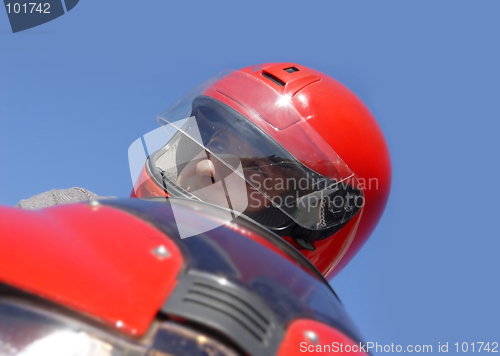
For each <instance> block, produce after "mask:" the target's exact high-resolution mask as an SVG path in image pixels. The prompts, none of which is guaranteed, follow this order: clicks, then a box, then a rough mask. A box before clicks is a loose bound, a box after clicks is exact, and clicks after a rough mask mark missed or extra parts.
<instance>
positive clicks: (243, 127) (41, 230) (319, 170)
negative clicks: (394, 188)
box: [0, 63, 390, 356]
mask: <svg viewBox="0 0 500 356" xmlns="http://www.w3.org/2000/svg"><path fill="white" fill-rule="evenodd" d="M159 121H160V123H161V124H162V125H163V128H160V129H159V130H158V131H156V130H155V132H152V133H149V134H147V135H145V136H144V142H145V145H146V147H143V146H142V142H143V141H142V139H139V140H137V141H136V142H135V143H134V144H133V145H132V146H131V148H130V149H129V158H130V161H131V173H132V178H133V180H134V181H135V182H136V183H135V186H134V191H133V192H132V197H135V198H142V199H126V200H120V199H104V200H91V201H90V202H86V203H79V204H69V205H60V206H54V207H49V208H45V209H40V210H36V211H27V210H21V209H17V208H7V207H2V208H0V355H1V356H7V355H8V356H11V355H12V356H14V355H15V356H32V355H78V356H80V355H82V356H83V355H85V356H87V355H98V356H101V355H120V356H121V355H149V356H163V355H190V356H196V355H259V356H260V355H295V354H297V355H300V354H303V353H305V352H322V353H335V354H350V353H351V352H360V353H366V352H367V350H366V346H364V345H363V343H362V340H361V338H360V335H359V333H358V332H357V330H356V328H355V326H354V325H353V323H352V322H351V320H350V319H349V317H348V316H347V314H346V312H345V310H344V308H343V307H342V305H341V303H340V301H339V299H338V298H337V296H336V295H335V293H334V291H333V290H332V289H331V287H330V285H329V284H328V282H327V281H326V280H325V277H324V276H326V275H328V276H329V277H331V276H333V275H334V274H335V273H337V272H338V271H339V270H340V269H341V268H342V267H343V266H344V265H345V264H346V263H347V262H348V261H349V260H350V259H351V258H352V257H353V256H354V254H355V253H356V252H357V251H358V250H359V248H360V247H361V246H362V244H363V243H364V242H365V241H366V239H367V238H368V236H369V234H370V233H371V231H372V230H373V229H374V227H375V225H376V223H377V222H378V220H379V218H380V216H381V214H382V212H383V209H384V206H385V203H386V201H387V197H388V193H389V187H390V161H389V156H388V151H387V147H386V144H385V140H384V138H383V136H382V133H381V132H380V129H379V128H378V126H377V123H376V121H375V120H374V118H373V117H372V116H371V114H370V113H369V111H368V110H367V109H366V107H364V105H363V104H362V103H361V101H360V100H359V99H357V97H356V96H355V95H354V94H352V93H351V92H350V91H349V90H348V89H346V88H345V87H343V86H342V85H341V84H340V83H338V82H336V81H335V80H334V79H332V78H330V77H328V76H326V75H324V74H322V73H320V72H317V71H314V70H312V69H309V68H307V67H303V66H300V65H297V64H293V63H281V64H263V65H258V66H253V67H248V68H244V69H242V70H240V71H234V72H230V73H225V74H224V75H222V76H219V77H217V78H215V79H213V80H210V81H209V82H207V83H204V84H202V85H200V86H199V87H197V88H196V89H195V90H194V91H192V92H190V93H188V94H187V95H186V96H184V98H182V99H181V100H179V101H178V102H176V103H175V104H174V105H173V106H172V107H170V108H169V109H167V110H166V111H165V112H164V113H163V114H162V115H161V116H160V117H159ZM143 148H144V151H147V152H151V154H146V153H145V152H143V151H142V150H143ZM146 157H147V158H146ZM341 157H342V158H341ZM144 161H146V164H145V165H144ZM372 180H374V181H376V183H377V184H376V186H373V187H372V186H371V182H372ZM368 183H370V184H368Z"/></svg>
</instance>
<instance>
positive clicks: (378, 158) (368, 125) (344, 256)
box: [204, 63, 391, 278]
mask: <svg viewBox="0 0 500 356" xmlns="http://www.w3.org/2000/svg"><path fill="white" fill-rule="evenodd" d="M292 66H295V67H296V68H298V69H299V71H297V72H294V73H287V72H286V71H285V70H284V69H285V68H289V67H292ZM241 72H245V73H248V74H251V75H252V76H253V77H254V78H256V79H257V80H259V81H261V82H263V83H265V84H266V85H267V86H269V87H271V88H273V89H274V90H275V91H276V92H278V93H283V94H286V95H290V98H291V101H292V103H293V104H294V107H295V109H296V110H297V111H298V112H299V113H300V115H301V116H302V118H304V120H297V119H296V118H295V116H293V115H292V116H291V117H292V118H290V116H286V118H285V119H284V120H286V122H274V121H272V120H277V119H276V118H271V119H270V118H265V119H264V120H261V119H260V118H256V117H255V115H252V114H251V113H250V112H249V111H248V109H246V107H249V104H248V100H249V99H248V97H247V96H248V95H249V94H248V93H247V92H245V89H244V88H241V86H240V87H238V86H236V85H234V86H231V78H230V76H231V75H228V76H226V77H225V78H223V79H222V80H221V81H219V82H217V83H215V84H214V85H213V86H212V87H211V88H209V89H208V90H207V91H206V92H205V93H204V94H205V95H210V96H213V97H215V98H217V99H218V100H221V101H222V102H224V103H226V104H227V105H230V106H232V107H233V108H235V109H236V110H238V111H240V112H241V113H243V114H246V116H247V117H249V118H251V119H252V121H254V123H255V124H256V125H258V126H259V127H260V128H262V129H263V130H264V131H266V132H267V133H268V134H269V135H271V136H272V137H273V138H274V139H275V140H276V141H277V142H279V143H280V144H281V145H282V146H283V147H284V148H285V149H287V150H288V151H289V152H290V153H291V154H292V155H293V156H295V157H296V158H298V159H299V160H300V161H302V163H304V164H305V165H307V166H308V167H309V168H311V169H313V170H315V171H316V172H318V173H320V174H323V175H325V176H334V175H335V172H332V167H331V166H330V165H328V164H327V163H325V159H326V160H328V159H330V158H334V157H329V156H328V151H329V148H331V149H333V151H335V153H336V154H337V155H338V156H339V157H340V158H341V159H342V160H343V162H344V163H345V164H346V165H347V167H349V169H350V170H351V171H352V172H353V173H354V175H355V178H354V179H351V180H350V181H349V182H350V184H351V185H353V186H355V187H360V188H362V190H363V194H364V197H365V204H364V206H363V208H362V210H361V211H360V213H359V214H358V216H357V219H355V221H350V222H349V223H348V224H347V225H346V226H345V227H344V228H342V230H340V231H338V232H337V233H336V234H334V235H332V236H331V238H327V239H324V240H321V241H316V242H315V246H316V250H315V251H309V250H301V252H302V253H303V254H304V256H306V257H307V258H308V259H309V260H310V261H311V262H312V263H313V264H314V265H315V266H316V267H317V268H318V269H319V270H320V271H321V272H322V273H323V274H324V275H325V276H328V278H333V277H334V276H335V275H336V274H337V273H338V272H340V270H341V269H342V268H343V267H344V266H345V265H346V264H347V263H348V262H349V261H350V260H351V259H352V258H353V257H354V255H355V254H356V253H357V252H358V251H359V249H360V248H361V247H362V246H363V244H364V243H365V242H366V240H367V239H368V238H369V236H370V234H371V233H372V231H373V230H374V229H375V227H376V225H377V223H378V221H379V220H380V217H381V216H382V213H383V211H384V209H385V205H386V203H387V199H388V197H389V191H390V186H391V162H390V156H389V150H388V147H387V144H386V142H385V138H384V136H383V133H382V131H381V129H380V127H379V125H378V123H377V121H376V120H375V118H374V117H373V115H372V114H371V113H370V111H369V110H368V108H367V107H366V106H365V105H364V104H363V102H362V101H361V100H360V99H359V98H358V97H357V96H356V95H355V94H354V93H352V92H351V91H350V90H349V89H348V88H346V87H345V86H343V85H342V84H341V83H339V82H338V81H336V80H335V79H333V78H331V77H329V76H327V75H325V74H323V73H321V72H318V71H315V70H313V69H310V68H307V67H304V66H301V65H298V64H294V63H278V64H269V65H266V64H263V65H260V66H254V67H248V68H244V69H242V70H241ZM263 72H267V73H270V74H272V75H273V76H275V77H277V78H278V79H279V80H281V81H283V82H284V83H285V85H284V86H280V85H278V84H276V83H274V82H272V81H270V80H268V79H267V78H265V77H264V76H263V75H262V73H263ZM318 78H319V79H318ZM253 92H254V91H253ZM222 93H223V94H222ZM252 95H255V94H252ZM242 96H245V100H246V104H245V105H240V103H241V102H245V100H242V99H240V98H241V97H242ZM255 105H258V103H256V104H255ZM250 107H253V106H250ZM277 121H279V119H278V120H277ZM311 142H314V145H315V146H316V147H314V145H311ZM325 152H326V153H325ZM323 155H326V157H323ZM340 173H341V174H340V175H341V176H345V172H340ZM288 241H291V239H288Z"/></svg>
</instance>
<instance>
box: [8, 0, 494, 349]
mask: <svg viewBox="0 0 500 356" xmlns="http://www.w3.org/2000/svg"><path fill="white" fill-rule="evenodd" d="M117 4H118V2H106V1H97V0H81V1H80V3H79V4H78V5H77V7H75V9H73V10H72V11H71V12H69V13H68V14H66V15H64V16H62V17H60V18H58V19H56V20H54V21H52V22H49V23H47V24H45V25H42V26H40V27H37V28H34V29H31V30H27V31H25V32H20V33H17V34H11V33H10V26H9V23H8V19H7V14H6V13H5V12H3V11H0V167H1V172H2V174H0V204H3V205H15V204H16V203H17V202H18V201H19V200H20V199H23V198H28V197H30V196H32V195H35V194H38V193H41V192H44V191H47V190H50V189H57V188H69V187H73V186H79V187H84V188H87V189H89V190H91V191H93V192H95V193H97V194H100V195H113V196H118V197H125V196H127V195H128V194H129V192H130V190H131V182H130V178H129V171H128V162H127V149H128V147H129V145H130V144H131V143H132V142H133V141H134V140H135V139H137V138H138V137H139V136H141V135H143V134H145V133H147V132H149V131H151V130H153V129H155V128H157V127H158V124H157V122H156V120H155V117H156V115H157V114H159V113H160V112H161V111H162V110H163V109H164V108H165V107H167V106H168V105H169V104H170V103H171V102H172V101H173V100H175V99H177V98H178V97H179V96H180V95H182V94H183V93H184V92H186V91H187V90H189V89H190V88H192V87H193V86H195V85H196V84H198V83H199V82H201V81H204V80H206V79H208V78H210V77H212V76H213V75H215V74H217V73H218V72H220V71H222V70H224V69H237V68H241V67H244V66H248V65H252V64H257V63H262V62H279V61H286V62H296V63H300V64H303V65H306V66H309V67H312V68H315V69H318V70H320V71H322V72H324V73H327V74H329V75H330V76H332V77H334V78H336V79H338V80H339V81H340V82H342V83H343V84H345V85H346V86H348V87H349V88H350V89H351V90H353V91H354V92H355V93H356V94H357V95H358V96H359V97H360V98H361V99H362V100H363V101H364V102H365V103H366V105H367V106H368V107H369V108H370V110H371V111H372V113H373V114H374V115H375V117H376V118H377V119H378V121H379V123H380V126H381V127H382V130H383V131H384V133H385V135H386V138H387V141H388V144H389V148H390V151H391V156H392V164H393V187H392V192H391V197H390V200H389V203H388V206H387V209H386V212H385V215H384V216H383V218H382V221H381V222H380V224H379V226H378V228H377V230H376V231H375V233H374V234H373V235H372V237H371V239H370V240H369V241H368V243H367V244H366V245H365V247H364V248H363V249H362V250H361V252H360V253H359V254H358V255H357V256H356V257H355V259H354V260H353V261H352V262H351V264H350V265H349V266H348V267H347V268H346V269H345V270H344V271H343V272H342V273H341V274H340V275H339V276H338V277H337V278H336V279H334V281H333V282H332V284H333V286H334V287H335V288H336V290H337V291H338V294H339V295H340V297H341V299H342V300H343V302H344V304H345V305H346V307H347V309H348V311H349V312H350V314H351V315H352V316H353V318H354V320H355V321H356V323H357V324H358V326H359V328H360V329H361V331H362V333H363V334H364V336H365V338H366V339H367V340H368V341H373V342H378V343H379V344H390V343H394V344H401V345H407V344H432V345H437V344H438V342H441V343H446V342H449V343H450V353H451V351H453V348H454V346H453V348H452V345H453V344H454V343H456V342H459V343H462V342H468V343H471V342H479V341H484V342H488V341H489V342H490V343H491V342H494V341H496V342H500V337H499V335H500V307H499V305H498V304H497V303H498V300H499V295H500V286H499V284H498V280H499V277H498V274H499V271H500V258H499V251H500V239H499V233H498V225H496V223H497V222H498V220H497V219H498V215H499V213H500V211H499V208H498V206H497V203H496V201H497V200H498V198H499V193H498V189H497V186H496V185H497V184H496V180H497V179H498V177H499V173H500V170H499V164H498V162H499V159H498V154H499V152H500V150H499V149H500V145H499V139H498V135H499V131H500V130H499V129H500V124H499V122H500V109H499V98H500V89H499V88H500V85H499V82H500V69H499V63H500V49H499V34H500V22H499V21H498V14H499V11H500V4H499V3H498V2H497V1H482V2H472V1H440V2H431V1H424V2H422V1H420V2H416V1H413V2H402V1H383V2H381V1H379V2H375V1H357V2H347V1H318V2H314V3H312V2H311V3H306V2H293V1H287V2H285V1H277V2H273V3H267V2H264V1H251V2H245V3H238V2H234V1H232V2H230V1H220V2H206V1H205V2H199V3H198V2H190V1H183V2H180V1H177V2H166V1H160V0H151V1H148V2H135V1H129V0H122V1H120V2H119V5H117Z"/></svg>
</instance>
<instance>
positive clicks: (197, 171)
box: [176, 127, 287, 213]
mask: <svg viewBox="0 0 500 356" xmlns="http://www.w3.org/2000/svg"><path fill="white" fill-rule="evenodd" d="M206 147H207V149H208V150H209V151H210V152H212V153H213V155H211V154H210V153H209V152H208V151H205V150H203V151H201V152H200V153H199V154H198V155H197V156H196V157H194V158H193V159H192V160H191V161H190V162H188V163H187V165H186V166H185V167H184V169H183V170H182V171H181V173H180V175H179V177H178V178H177V182H176V183H177V185H179V186H180V187H182V188H184V189H185V190H187V191H188V192H191V193H193V194H194V195H196V196H197V197H198V198H200V199H201V200H203V201H207V202H210V203H213V204H216V205H222V206H225V204H227V200H226V199H227V198H226V196H227V190H225V189H226V188H225V187H224V186H223V185H222V184H218V185H217V184H214V183H218V182H220V181H222V179H225V180H226V179H228V178H227V177H228V176H230V175H231V174H232V173H234V171H233V170H232V169H230V168H228V166H227V164H228V163H229V164H230V165H232V166H234V167H236V166H238V164H239V163H241V166H242V168H243V172H244V176H245V180H246V183H245V186H246V190H245V191H241V192H231V197H230V198H231V200H234V199H238V200H239V199H242V198H244V197H243V196H238V195H239V194H241V195H243V194H245V195H246V198H247V201H248V206H247V208H246V210H245V212H247V213H252V212H257V211H260V210H262V209H263V208H264V207H265V206H269V202H268V201H267V199H266V198H265V197H264V195H263V194H261V193H264V194H266V195H267V196H268V198H269V199H273V198H275V197H277V196H280V195H282V194H284V193H286V192H287V190H286V187H285V185H284V184H283V182H284V181H286V179H287V172H286V169H283V167H279V166H278V165H273V164H272V162H271V161H270V160H269V159H268V158H265V157H263V155H262V153H261V152H260V151H259V149H258V147H255V143H253V144H252V142H249V141H248V140H247V139H245V137H243V135H239V134H237V133H236V132H235V131H234V130H233V129H232V128H230V127H229V128H228V127H226V128H223V129H220V130H218V131H217V132H215V133H214V134H213V135H212V137H211V139H210V140H209V142H208V143H207V144H206ZM214 155H215V156H220V157H221V159H223V160H224V162H225V163H223V162H221V160H219V159H217V158H216V157H214ZM222 157H224V158H222ZM231 160H232V161H233V162H231ZM234 178H235V179H241V178H239V177H238V176H235V175H234V174H233V179H234ZM249 182H250V183H249ZM280 183H281V184H280ZM209 186H212V188H211V189H203V188H206V187H209ZM256 187H258V188H259V190H260V192H259V191H258V190H257V189H256Z"/></svg>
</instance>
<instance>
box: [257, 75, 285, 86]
mask: <svg viewBox="0 0 500 356" xmlns="http://www.w3.org/2000/svg"><path fill="white" fill-rule="evenodd" d="M262 75H263V76H264V77H266V78H267V79H269V80H270V81H272V82H274V83H276V84H278V85H279V86H280V87H282V86H285V82H284V81H282V80H281V79H279V78H278V77H275V76H274V75H272V74H270V73H268V72H262Z"/></svg>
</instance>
